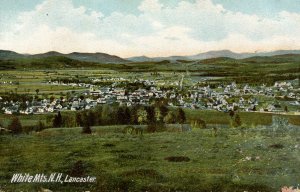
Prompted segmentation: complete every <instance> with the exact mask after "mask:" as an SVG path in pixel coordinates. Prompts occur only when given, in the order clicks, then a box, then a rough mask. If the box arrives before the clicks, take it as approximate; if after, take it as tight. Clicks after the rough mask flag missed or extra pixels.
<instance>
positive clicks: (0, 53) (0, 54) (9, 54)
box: [0, 50, 128, 63]
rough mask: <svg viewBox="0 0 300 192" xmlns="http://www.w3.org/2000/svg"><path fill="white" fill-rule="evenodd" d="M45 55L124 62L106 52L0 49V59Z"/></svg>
mask: <svg viewBox="0 0 300 192" xmlns="http://www.w3.org/2000/svg"><path fill="white" fill-rule="evenodd" d="M46 57H66V58H69V59H73V60H78V61H86V62H94V63H126V62H128V61H127V60H125V59H122V58H120V57H118V56H115V55H109V54H106V53H79V52H73V53H69V54H63V53H59V52H56V51H50V52H47V53H41V54H35V55H29V54H19V53H16V52H13V51H7V50H0V60H16V59H24V58H28V59H42V58H46Z"/></svg>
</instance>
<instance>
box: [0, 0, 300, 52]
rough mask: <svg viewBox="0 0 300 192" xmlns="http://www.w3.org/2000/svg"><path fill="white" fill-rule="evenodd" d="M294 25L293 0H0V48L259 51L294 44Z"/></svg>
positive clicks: (297, 9) (298, 4) (297, 2)
mask: <svg viewBox="0 0 300 192" xmlns="http://www.w3.org/2000/svg"><path fill="white" fill-rule="evenodd" d="M37 7H40V10H39V9H38V8H37ZM299 23H300V0H0V49H14V50H16V51H21V52H42V51H47V50H50V49H51V50H52V49H55V50H57V51H63V52H69V51H72V49H74V51H84V50H86V51H102V52H109V53H110V52H113V53H114V54H119V55H124V56H132V55H138V54H144V55H149V56H154V55H155V56H156V55H157V56H158V55H168V54H169V55H173V54H177V55H178V54H179V55H183V54H192V53H197V52H201V51H206V50H207V49H232V50H234V51H240V52H242V51H257V50H258V51H260V50H261V51H265V50H273V49H278V48H282V49H287V48H298V46H300V45H298V44H299V43H297V42H299V41H298V40H300V35H299V33H300V31H299V30H300V29H298V28H300V24H299ZM66 37H68V38H66ZM49 39H50V40H49ZM61 39H64V40H65V44H63V43H62V41H61ZM47 41H49V43H48V44H45V43H41V42H47ZM231 42H232V43H231ZM187 44H188V45H187ZM104 45H105V46H104Z"/></svg>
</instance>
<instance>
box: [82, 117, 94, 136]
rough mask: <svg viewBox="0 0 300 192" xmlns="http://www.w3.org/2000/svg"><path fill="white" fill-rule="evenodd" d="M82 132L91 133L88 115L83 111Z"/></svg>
mask: <svg viewBox="0 0 300 192" xmlns="http://www.w3.org/2000/svg"><path fill="white" fill-rule="evenodd" d="M82 133H83V134H91V133H92V129H91V124H90V120H89V115H88V114H87V113H83V127H82Z"/></svg>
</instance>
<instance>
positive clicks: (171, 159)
mask: <svg viewBox="0 0 300 192" xmlns="http://www.w3.org/2000/svg"><path fill="white" fill-rule="evenodd" d="M165 160H167V161H169V162H188V161H190V158H188V157H186V156H170V157H166V158H165Z"/></svg>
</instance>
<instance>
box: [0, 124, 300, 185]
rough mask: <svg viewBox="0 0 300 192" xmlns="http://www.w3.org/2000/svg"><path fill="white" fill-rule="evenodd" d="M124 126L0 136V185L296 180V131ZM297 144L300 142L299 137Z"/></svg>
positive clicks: (274, 182)
mask: <svg viewBox="0 0 300 192" xmlns="http://www.w3.org/2000/svg"><path fill="white" fill-rule="evenodd" d="M123 128H124V126H102V127H93V128H92V129H93V134H92V135H83V134H81V128H58V129H46V130H44V131H42V132H38V133H34V132H32V133H30V134H23V135H18V136H11V135H6V136H0V138H1V140H0V146H1V150H0V156H1V158H0V164H1V173H0V178H1V180H0V187H1V189H2V190H4V191H17V190H18V189H22V191H34V190H39V189H41V188H46V189H51V190H53V191H84V190H85V191H279V190H280V189H281V187H283V186H295V185H297V184H298V185H299V180H300V170H299V167H300V164H299V156H300V146H299V141H300V131H299V128H293V129H290V130H288V131H285V132H283V131H280V130H277V131H276V132H272V131H271V130H268V129H264V128H263V127H261V128H246V129H245V130H241V129H238V128H227V129H226V128H224V129H218V131H217V132H216V133H214V132H213V131H212V130H211V129H193V130H192V131H189V132H159V133H152V134H150V133H149V134H148V133H146V134H143V135H142V136H141V135H130V134H124V133H123V132H122V130H123ZM297 143H298V144H297ZM19 172H22V173H32V174H34V173H46V174H47V173H53V172H63V173H65V174H70V175H76V176H83V175H89V176H96V177H97V182H96V183H88V184H85V183H83V184H76V183H63V184H61V183H35V184H28V183H19V184H15V183H14V184H10V183H9V181H10V179H11V177H12V175H13V174H14V173H19Z"/></svg>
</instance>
